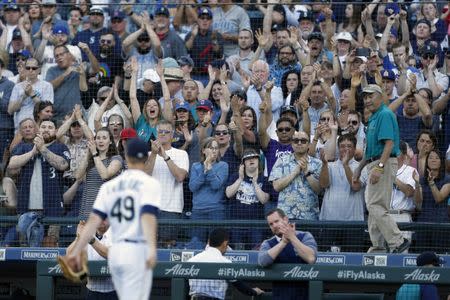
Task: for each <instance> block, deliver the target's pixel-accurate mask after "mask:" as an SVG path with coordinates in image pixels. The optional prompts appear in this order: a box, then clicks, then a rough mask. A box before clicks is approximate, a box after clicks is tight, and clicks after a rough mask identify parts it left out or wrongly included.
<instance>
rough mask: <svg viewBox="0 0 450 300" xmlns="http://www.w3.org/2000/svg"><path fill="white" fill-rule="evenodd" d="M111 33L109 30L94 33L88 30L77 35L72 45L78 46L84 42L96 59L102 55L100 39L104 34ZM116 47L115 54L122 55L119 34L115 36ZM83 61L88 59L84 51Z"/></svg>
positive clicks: (103, 29)
mask: <svg viewBox="0 0 450 300" xmlns="http://www.w3.org/2000/svg"><path fill="white" fill-rule="evenodd" d="M106 32H109V30H108V29H106V28H102V29H100V30H99V31H96V32H93V31H91V30H90V29H86V30H83V31H80V32H78V33H77V35H76V36H75V37H74V38H73V40H72V45H75V46H77V45H78V43H79V42H83V43H85V44H87V45H88V46H89V48H90V49H91V51H92V53H94V55H95V56H96V57H99V54H100V37H101V36H102V34H104V33H106ZM114 39H115V42H116V44H115V46H114V53H115V54H117V55H120V54H121V53H122V42H121V41H120V38H119V36H118V35H117V34H114ZM81 54H82V57H83V61H87V60H88V57H87V55H86V53H84V51H81Z"/></svg>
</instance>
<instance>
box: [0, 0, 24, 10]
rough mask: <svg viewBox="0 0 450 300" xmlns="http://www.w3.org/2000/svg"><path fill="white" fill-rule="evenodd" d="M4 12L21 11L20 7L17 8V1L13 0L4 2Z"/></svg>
mask: <svg viewBox="0 0 450 300" xmlns="http://www.w3.org/2000/svg"><path fill="white" fill-rule="evenodd" d="M3 4H4V6H3V11H8V10H16V11H19V10H20V9H19V6H17V4H16V1H11V0H4V1H3Z"/></svg>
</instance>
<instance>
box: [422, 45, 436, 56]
mask: <svg viewBox="0 0 450 300" xmlns="http://www.w3.org/2000/svg"><path fill="white" fill-rule="evenodd" d="M437 53H438V49H437V48H436V47H434V46H433V45H431V44H428V45H426V46H425V47H423V48H422V50H420V55H425V54H433V55H436V54H437Z"/></svg>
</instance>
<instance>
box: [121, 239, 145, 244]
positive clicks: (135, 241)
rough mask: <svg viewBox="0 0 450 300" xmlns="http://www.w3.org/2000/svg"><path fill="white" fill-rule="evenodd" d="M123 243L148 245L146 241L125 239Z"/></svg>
mask: <svg viewBox="0 0 450 300" xmlns="http://www.w3.org/2000/svg"><path fill="white" fill-rule="evenodd" d="M122 241H123V242H126V243H133V244H145V243H146V241H144V240H130V239H123V240H122Z"/></svg>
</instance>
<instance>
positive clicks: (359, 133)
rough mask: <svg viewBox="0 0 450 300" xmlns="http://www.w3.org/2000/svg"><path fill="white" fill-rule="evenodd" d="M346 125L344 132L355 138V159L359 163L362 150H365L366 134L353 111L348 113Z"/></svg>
mask: <svg viewBox="0 0 450 300" xmlns="http://www.w3.org/2000/svg"><path fill="white" fill-rule="evenodd" d="M346 125H347V127H344V128H345V129H344V132H345V133H350V134H353V135H354V136H355V138H356V150H355V159H356V160H358V161H360V160H361V159H362V157H363V156H364V149H365V148H366V133H365V132H364V125H363V124H362V122H361V115H360V114H359V113H358V112H357V111H355V110H351V111H349V113H348V116H347V124H346ZM341 129H342V127H341Z"/></svg>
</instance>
